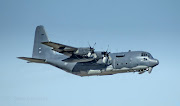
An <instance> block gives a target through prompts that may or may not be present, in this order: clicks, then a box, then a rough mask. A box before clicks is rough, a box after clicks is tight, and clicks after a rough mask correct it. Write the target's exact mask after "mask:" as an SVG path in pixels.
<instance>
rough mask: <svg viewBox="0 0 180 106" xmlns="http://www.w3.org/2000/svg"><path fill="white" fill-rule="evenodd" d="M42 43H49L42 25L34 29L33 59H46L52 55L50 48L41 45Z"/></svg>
mask: <svg viewBox="0 0 180 106" xmlns="http://www.w3.org/2000/svg"><path fill="white" fill-rule="evenodd" d="M42 42H49V39H48V37H47V34H46V32H45V29H44V27H43V26H42V25H40V26H37V27H36V32H35V37H34V47H33V54H32V57H33V58H38V59H47V58H48V57H50V55H51V56H52V55H53V54H54V53H53V51H52V50H51V47H48V46H46V45H43V44H42Z"/></svg>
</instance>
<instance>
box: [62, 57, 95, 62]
mask: <svg viewBox="0 0 180 106" xmlns="http://www.w3.org/2000/svg"><path fill="white" fill-rule="evenodd" d="M93 60H94V58H72V57H70V58H67V59H64V60H62V61H65V62H89V61H93Z"/></svg>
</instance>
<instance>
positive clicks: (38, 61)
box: [18, 57, 46, 63]
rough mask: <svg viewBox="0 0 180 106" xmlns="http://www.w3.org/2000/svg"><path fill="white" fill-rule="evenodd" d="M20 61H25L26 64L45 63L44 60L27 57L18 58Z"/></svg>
mask: <svg viewBox="0 0 180 106" xmlns="http://www.w3.org/2000/svg"><path fill="white" fill-rule="evenodd" d="M18 58H19V59H22V60H27V61H28V63H31V62H34V63H46V60H44V59H37V58H29V57H18Z"/></svg>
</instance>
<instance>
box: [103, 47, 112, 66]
mask: <svg viewBox="0 0 180 106" xmlns="http://www.w3.org/2000/svg"><path fill="white" fill-rule="evenodd" d="M108 49H109V45H108V48H107V50H106V51H105V52H101V54H102V55H103V58H102V61H103V63H107V62H108V60H109V53H110V52H108Z"/></svg>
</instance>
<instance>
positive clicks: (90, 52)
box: [88, 42, 96, 57]
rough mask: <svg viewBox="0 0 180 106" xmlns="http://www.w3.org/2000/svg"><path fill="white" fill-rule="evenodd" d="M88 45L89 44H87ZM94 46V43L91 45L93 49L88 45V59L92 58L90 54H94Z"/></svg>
mask: <svg viewBox="0 0 180 106" xmlns="http://www.w3.org/2000/svg"><path fill="white" fill-rule="evenodd" d="M88 44H89V42H88ZM95 45H96V42H95V43H94V45H93V47H91V45H90V44H89V50H90V51H89V53H88V57H91V56H92V54H93V53H94V50H95V49H94V47H95Z"/></svg>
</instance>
